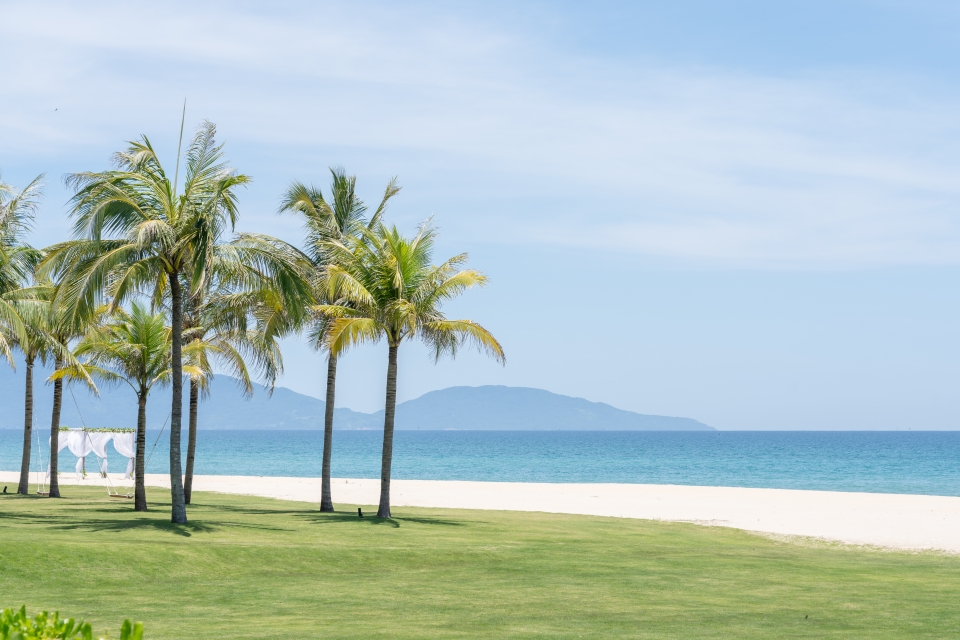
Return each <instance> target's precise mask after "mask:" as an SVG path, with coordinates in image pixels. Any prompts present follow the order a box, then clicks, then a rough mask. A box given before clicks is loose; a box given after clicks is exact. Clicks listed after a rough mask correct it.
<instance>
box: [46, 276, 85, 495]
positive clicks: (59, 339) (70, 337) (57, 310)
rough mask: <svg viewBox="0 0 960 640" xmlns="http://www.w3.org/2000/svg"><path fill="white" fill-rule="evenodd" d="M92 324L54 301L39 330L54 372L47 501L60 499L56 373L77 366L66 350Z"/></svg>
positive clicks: (58, 385) (58, 384) (60, 388)
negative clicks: (45, 343) (46, 339)
mask: <svg viewBox="0 0 960 640" xmlns="http://www.w3.org/2000/svg"><path fill="white" fill-rule="evenodd" d="M53 298H54V300H56V289H54V293H53ZM94 322H95V316H92V317H87V316H76V315H73V314H71V313H70V312H69V310H68V309H66V308H65V307H61V306H58V305H57V304H56V303H55V302H54V303H51V304H50V305H48V306H47V313H46V318H45V319H44V320H43V323H42V326H43V331H44V332H45V333H46V337H47V338H48V339H49V340H50V345H51V351H52V352H53V363H54V369H53V371H54V373H53V375H52V376H51V377H50V380H52V381H53V411H52V412H51V415H50V485H49V489H48V491H49V493H48V494H47V495H49V496H50V497H51V498H59V497H60V481H59V478H58V473H59V465H60V411H61V409H62V408H63V378H62V377H58V376H57V375H56V374H57V372H58V371H60V370H61V369H63V368H64V367H70V366H75V365H76V364H77V361H76V359H75V358H74V356H73V353H72V352H71V351H70V345H71V344H72V343H73V342H74V341H76V340H78V339H79V338H81V337H82V336H83V335H84V334H85V333H86V332H87V330H88V329H89V328H90V327H91V326H92V324H93V323H94ZM79 378H80V379H82V380H84V381H85V382H86V383H87V385H88V386H89V387H90V388H91V389H92V390H93V392H94V393H97V387H96V385H94V383H93V380H92V379H91V378H90V377H89V376H87V375H85V374H84V372H82V371H81V372H80V375H79Z"/></svg>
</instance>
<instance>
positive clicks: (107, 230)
mask: <svg viewBox="0 0 960 640" xmlns="http://www.w3.org/2000/svg"><path fill="white" fill-rule="evenodd" d="M215 133H216V127H215V126H214V125H213V123H210V122H204V123H203V124H202V125H201V126H200V127H199V129H198V131H197V133H196V135H195V136H194V138H193V140H192V142H191V144H190V146H189V148H188V150H187V154H186V165H185V176H184V183H183V187H182V191H179V189H180V185H179V184H178V176H177V173H176V172H175V174H174V178H173V180H171V179H170V177H169V176H168V175H167V174H166V172H165V171H164V168H163V165H162V164H161V162H160V159H159V158H158V157H157V154H156V152H155V151H154V149H153V146H152V145H151V144H150V141H149V139H147V137H146V136H143V137H141V139H140V140H139V141H136V142H131V143H130V146H129V148H128V149H127V151H124V152H119V153H117V154H115V155H114V158H113V160H114V164H115V166H116V169H115V170H111V171H101V172H85V173H77V174H73V175H70V176H68V177H67V184H68V186H71V187H73V188H74V189H75V191H76V193H75V195H74V196H73V198H72V199H71V204H72V210H71V216H72V217H73V219H74V235H75V236H76V237H78V238H81V239H80V240H75V241H71V242H66V243H63V244H61V245H57V246H55V247H52V248H51V249H50V251H51V258H50V259H49V260H50V263H49V264H50V267H49V268H51V269H52V270H54V271H58V272H60V273H62V274H63V276H64V283H65V284H64V286H63V287H61V289H62V293H63V295H62V299H61V300H60V301H59V302H60V303H61V304H64V305H66V306H67V307H68V308H69V309H70V312H71V313H72V314H73V315H75V316H90V315H92V314H93V313H94V311H95V309H96V308H97V307H98V306H99V304H100V303H101V302H102V301H103V299H104V298H105V297H107V296H109V297H112V298H113V300H112V308H113V309H116V308H118V307H119V306H120V305H122V304H123V303H124V302H125V301H126V300H127V299H128V298H129V297H130V296H131V295H135V294H138V293H142V292H144V291H151V292H152V296H153V299H154V301H155V302H156V301H161V300H165V299H166V298H167V296H168V295H169V306H170V309H171V324H172V331H171V345H170V351H171V370H172V373H171V375H172V384H173V406H172V408H171V417H170V494H171V502H172V506H171V520H172V521H173V522H175V523H181V524H182V523H186V522H187V511H186V505H185V502H184V495H183V475H182V474H183V466H182V463H181V452H180V433H181V422H182V420H181V419H182V411H183V307H184V295H183V284H182V279H185V280H186V281H187V283H188V284H189V286H190V287H191V288H193V289H197V288H199V287H200V286H202V284H203V278H204V277H205V275H206V274H207V262H208V260H209V258H210V257H211V255H212V253H213V247H214V246H215V245H216V243H217V241H218V239H219V238H220V237H221V235H222V233H223V232H224V230H225V227H226V226H227V225H230V226H231V227H232V225H233V224H234V223H235V222H236V218H237V201H236V189H237V187H240V186H243V185H245V184H247V183H248V182H249V180H250V179H249V178H248V177H247V176H245V175H242V174H238V173H237V172H236V171H234V170H233V169H231V168H229V167H228V166H227V164H226V163H225V162H224V160H223V150H222V145H221V146H218V145H217V144H216V141H215ZM177 169H178V170H179V153H178V161H177Z"/></svg>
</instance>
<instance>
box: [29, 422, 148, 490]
mask: <svg viewBox="0 0 960 640" xmlns="http://www.w3.org/2000/svg"><path fill="white" fill-rule="evenodd" d="M111 440H112V441H113V448H114V449H116V450H117V453H119V454H120V455H121V456H123V457H125V458H127V469H126V472H125V473H124V474H123V479H124V480H132V479H133V459H134V457H136V455H137V453H136V452H137V448H136V432H135V431H134V430H133V429H86V428H84V429H70V428H68V427H61V428H60V437H59V439H58V443H57V444H58V447H57V451H58V452H60V451H63V450H64V449H69V451H70V453H72V454H73V455H75V456H77V466H76V468H75V471H76V473H77V479H78V480H82V479H83V476H84V473H83V470H84V464H85V462H86V457H87V456H88V455H90V454H91V453H92V454H93V455H95V456H96V457H97V462H98V463H99V467H100V468H99V474H100V476H101V477H103V478H106V479H107V480H108V481H109V479H110V478H109V476H108V475H107V462H108V460H107V443H108V442H110V441H111ZM52 444H53V443H52V440H51V442H50V445H51V446H52ZM49 479H50V465H49V464H48V465H47V473H46V480H49ZM108 493H111V492H110V491H109V490H108ZM111 495H113V493H111Z"/></svg>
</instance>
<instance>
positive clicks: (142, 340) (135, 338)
mask: <svg viewBox="0 0 960 640" xmlns="http://www.w3.org/2000/svg"><path fill="white" fill-rule="evenodd" d="M171 342H172V332H171V330H170V328H169V327H167V326H166V314H165V313H150V312H149V311H148V310H147V308H146V307H145V306H143V305H141V304H137V303H133V305H132V308H131V310H130V312H129V313H128V312H127V311H125V310H123V309H116V310H115V311H114V313H113V318H112V319H110V320H109V321H108V322H107V323H105V324H102V325H100V326H97V327H95V328H93V329H91V330H90V332H89V333H87V335H85V336H84V337H83V339H82V340H80V342H79V343H78V344H77V346H76V349H75V350H74V354H75V355H76V356H77V358H82V359H83V360H82V361H81V362H79V363H77V364H75V365H73V366H66V367H63V368H61V369H60V370H58V371H57V372H56V373H54V375H53V378H54V379H61V378H65V379H86V378H87V377H88V376H92V377H94V378H97V379H99V380H102V381H105V382H107V383H118V384H119V383H126V384H127V385H129V386H130V388H131V389H133V391H134V393H136V394H137V449H136V458H135V460H136V461H135V463H134V468H135V470H136V471H135V474H134V477H135V480H134V486H135V488H134V509H135V510H136V511H146V510H147V495H146V490H145V488H144V452H145V450H146V442H147V399H148V397H149V395H150V391H151V390H152V389H153V388H154V387H156V386H158V385H161V384H166V383H168V382H170V378H171V375H172V367H171V349H170V344H171ZM195 350H196V347H191V346H190V345H188V346H186V347H184V350H183V356H184V360H186V363H185V364H184V365H183V372H184V373H185V374H186V375H188V376H190V378H191V379H193V378H205V377H206V376H207V375H208V372H207V371H204V370H203V369H202V368H201V367H200V366H197V365H194V364H191V361H192V360H196V359H197V358H196V354H195V353H194V351H195Z"/></svg>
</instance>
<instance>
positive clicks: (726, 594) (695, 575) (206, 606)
mask: <svg viewBox="0 0 960 640" xmlns="http://www.w3.org/2000/svg"><path fill="white" fill-rule="evenodd" d="M63 490H64V494H65V496H66V497H65V498H64V499H62V500H49V499H41V498H35V497H19V496H11V495H5V496H0V607H2V606H20V605H21V604H26V605H27V608H28V610H29V611H30V612H36V611H39V610H40V609H51V610H53V609H59V610H60V611H61V612H63V613H65V614H68V615H72V616H75V617H83V618H85V619H87V620H88V621H90V622H92V623H93V624H94V629H95V630H96V631H101V632H102V631H110V633H111V635H112V636H114V637H115V636H117V630H118V629H119V627H120V622H121V621H122V620H123V618H124V617H131V618H134V619H136V620H141V621H143V622H144V623H145V625H146V637H147V638H149V639H151V640H156V639H159V638H177V639H193V638H218V639H221V638H285V639H290V638H371V637H378V636H379V637H390V638H434V637H438V638H441V637H442V638H448V637H452V638H456V637H484V638H580V637H583V638H613V637H637V638H648V637H649V638H661V637H677V638H679V637H683V638H801V637H803V638H823V637H842V638H851V637H861V638H905V637H911V638H943V637H956V636H957V635H958V634H960V606H958V604H960V558H954V557H945V556H941V555H935V554H903V553H889V552H878V551H861V550H853V549H848V548H836V547H829V546H824V545H804V544H796V543H784V542H776V541H773V540H769V539H765V538H762V537H759V536H756V535H751V534H748V533H743V532H739V531H735V530H730V529H723V528H711V527H699V526H695V525H685V524H667V523H658V522H649V521H641V520H621V519H616V518H596V517H586V516H566V515H549V514H533V513H514V512H494V511H456V510H444V509H412V508H400V509H396V510H395V514H396V518H394V519H393V520H389V521H380V520H378V519H376V518H371V517H367V518H364V519H362V520H361V519H359V518H358V517H357V515H356V507H349V506H344V505H338V508H340V509H342V511H341V512H339V513H336V514H320V513H319V512H317V510H316V508H315V505H311V504H303V503H294V502H281V501H276V500H267V499H262V498H249V497H241V496H226V495H217V494H209V493H199V494H195V504H194V505H193V506H191V507H190V510H189V515H190V518H191V522H190V524H189V525H187V526H175V525H172V524H170V523H169V522H168V518H169V513H168V511H169V505H168V504H164V498H165V492H164V491H161V490H159V489H154V490H152V491H151V492H150V494H149V496H148V497H149V498H150V499H151V500H152V501H153V502H152V505H151V506H152V508H153V509H154V510H153V511H151V512H150V513H148V514H135V513H134V512H133V510H132V507H133V505H132V504H130V502H129V501H121V500H116V499H113V500H111V499H109V498H107V497H106V496H104V495H103V494H102V493H101V490H99V489H96V490H95V489H92V488H91V489H87V488H77V487H69V486H68V487H64V489H63ZM958 535H960V534H958Z"/></svg>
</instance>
